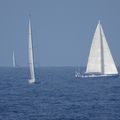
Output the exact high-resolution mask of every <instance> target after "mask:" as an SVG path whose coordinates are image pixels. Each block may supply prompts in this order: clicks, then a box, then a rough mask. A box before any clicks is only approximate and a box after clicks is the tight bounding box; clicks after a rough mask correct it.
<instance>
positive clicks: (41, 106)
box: [0, 67, 120, 120]
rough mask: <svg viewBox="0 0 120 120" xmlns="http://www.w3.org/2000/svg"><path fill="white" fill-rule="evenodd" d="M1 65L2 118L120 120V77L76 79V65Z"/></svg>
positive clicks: (0, 94) (8, 119) (4, 119)
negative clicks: (32, 72)
mask: <svg viewBox="0 0 120 120" xmlns="http://www.w3.org/2000/svg"><path fill="white" fill-rule="evenodd" d="M35 71H36V79H37V80H36V81H37V83H36V84H32V85H30V84H28V78H29V70H28V68H15V69H13V68H0V120H120V79H119V78H107V79H106V78H98V79H95V78H94V79H92V78H79V79H75V77H74V72H75V68H74V67H41V68H36V69H35Z"/></svg>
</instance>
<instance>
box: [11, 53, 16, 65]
mask: <svg viewBox="0 0 120 120" xmlns="http://www.w3.org/2000/svg"><path fill="white" fill-rule="evenodd" d="M12 58H13V59H12V60H13V67H16V64H15V55H14V51H13V57H12Z"/></svg>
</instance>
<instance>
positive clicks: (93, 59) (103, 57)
mask: <svg viewBox="0 0 120 120" xmlns="http://www.w3.org/2000/svg"><path fill="white" fill-rule="evenodd" d="M75 76H76V77H112V76H118V70H117V68H116V65H115V63H114V60H113V57H112V54H111V52H110V49H109V46H108V44H107V41H106V37H105V34H104V32H103V28H102V26H101V23H100V21H99V23H98V25H97V28H96V31H95V33H94V37H93V41H92V45H91V49H90V53H89V57H88V63H87V68H86V72H85V74H84V75H81V74H79V73H76V74H75Z"/></svg>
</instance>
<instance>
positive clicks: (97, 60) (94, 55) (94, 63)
mask: <svg viewBox="0 0 120 120" xmlns="http://www.w3.org/2000/svg"><path fill="white" fill-rule="evenodd" d="M99 28H100V24H98V25H97V28H96V31H95V33H94V37H93V41H92V45H91V49H90V53H89V57H88V64H87V68H86V73H94V72H97V73H101V46H100V38H101V36H100V29H99Z"/></svg>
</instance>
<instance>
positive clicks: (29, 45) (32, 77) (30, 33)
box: [28, 20, 35, 83]
mask: <svg viewBox="0 0 120 120" xmlns="http://www.w3.org/2000/svg"><path fill="white" fill-rule="evenodd" d="M28 53H29V67H30V77H31V78H30V80H29V82H31V83H33V82H35V74H34V62H33V47H32V30H31V22H30V20H29V43H28Z"/></svg>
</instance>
